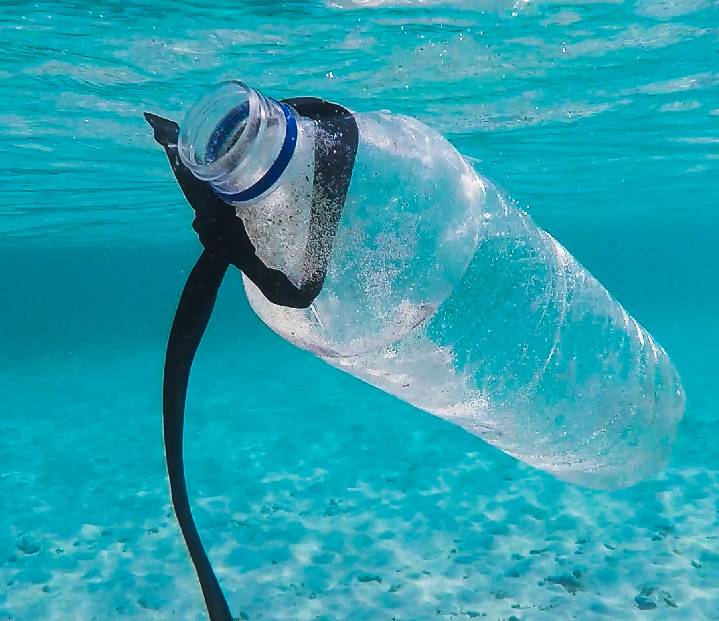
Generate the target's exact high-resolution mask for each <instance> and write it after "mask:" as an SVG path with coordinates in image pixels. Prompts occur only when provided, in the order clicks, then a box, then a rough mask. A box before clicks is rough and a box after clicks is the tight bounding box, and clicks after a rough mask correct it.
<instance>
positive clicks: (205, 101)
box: [177, 80, 265, 181]
mask: <svg viewBox="0 0 719 621" xmlns="http://www.w3.org/2000/svg"><path fill="white" fill-rule="evenodd" d="M264 116H265V115H263V114H262V101H261V99H260V95H259V94H258V93H257V92H256V91H255V90H253V89H251V88H249V87H247V86H246V85H245V84H244V83H242V82H240V81H238V80H232V81H229V82H224V83H222V84H220V85H219V86H218V87H217V88H215V89H214V90H212V91H210V92H209V93H208V94H207V95H205V96H204V97H202V99H200V100H199V101H198V102H197V103H196V104H195V105H194V106H192V107H191V108H190V109H189V110H188V111H187V113H186V114H185V117H184V119H183V121H182V123H181V124H180V136H179V140H178V145H177V146H178V152H179V155H180V159H181V160H182V163H183V164H184V165H185V166H187V167H188V168H189V169H190V170H191V171H192V172H193V174H194V175H195V176H196V177H198V178H200V179H203V180H204V181H211V180H213V179H217V178H218V177H220V176H222V175H224V174H226V172H227V171H228V170H232V169H234V168H235V167H237V166H239V165H240V164H241V162H242V160H243V159H244V157H245V155H246V153H247V150H248V147H249V145H251V144H252V142H253V140H254V139H255V138H256V137H257V135H258V133H259V131H260V126H261V124H262V120H263V117H264Z"/></svg>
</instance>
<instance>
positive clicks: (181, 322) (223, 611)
mask: <svg viewBox="0 0 719 621" xmlns="http://www.w3.org/2000/svg"><path fill="white" fill-rule="evenodd" d="M227 267H228V263H227V261H226V260H225V259H224V258H222V257H220V256H219V255H216V254H211V253H210V252H209V251H207V250H205V251H204V252H203V253H202V254H201V255H200V258H199V259H198V260H197V263H196V264H195V267H194V268H193V269H192V272H190V275H189V277H188V278H187V282H186V283H185V288H184V290H183V291H182V295H181V296H180V302H179V304H178V305H177V312H176V313H175V319H174V320H173V322H172V328H171V329H170V338H169V339H168V343H167V353H166V354H165V377H164V382H163V387H162V423H163V432H164V438H165V459H166V461H167V472H168V476H169V479H170V494H171V496H172V506H173V508H174V509H175V515H176V516H177V521H178V523H179V524H180V530H181V531H182V536H183V537H184V538H185V544H186V545H187V549H188V551H189V552H190V558H191V559H192V563H193V565H194V566H195V572H196V573H197V577H198V579H199V581H200V587H201V588H202V594H203V596H204V598H205V605H206V606H207V612H208V614H209V615H210V620H211V621H232V615H231V614H230V608H229V606H228V605H227V600H225V596H224V595H223V593H222V589H221V588H220V585H219V583H218V582H217V577H216V576H215V572H214V571H212V565H211V564H210V560H209V559H208V558H207V553H206V552H205V548H204V547H203V546H202V541H201V540H200V535H199V533H198V532H197V526H196V525H195V521H194V520H193V518H192V510H191V508H190V500H189V498H188V497H187V485H186V483H185V466H184V460H183V457H182V437H183V431H184V422H185V400H186V397H187V383H188V381H189V379H190V369H191V368H192V362H193V360H194V359H195V352H196V351H197V347H198V346H199V344H200V340H202V336H203V334H204V333H205V328H207V324H208V322H209V321H210V316H211V315H212V309H213V308H214V307H215V300H216V299H217V292H218V290H219V289H220V285H221V284H222V279H223V278H224V276H225V272H226V271H227Z"/></svg>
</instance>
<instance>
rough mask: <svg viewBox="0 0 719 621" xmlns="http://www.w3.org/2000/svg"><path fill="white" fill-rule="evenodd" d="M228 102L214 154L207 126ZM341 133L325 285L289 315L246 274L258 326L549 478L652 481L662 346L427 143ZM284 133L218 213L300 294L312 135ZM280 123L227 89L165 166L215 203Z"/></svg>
mask: <svg viewBox="0 0 719 621" xmlns="http://www.w3.org/2000/svg"><path fill="white" fill-rule="evenodd" d="M243 102H247V104H246V105H244V104H243ZM241 106H244V107H242V114H240V115H239V116H241V117H243V118H242V120H241V121H238V123H237V127H236V128H235V130H233V131H232V132H227V131H225V132H223V133H224V134H225V135H229V136H230V138H229V139H228V140H226V141H225V143H224V144H223V145H222V147H221V148H219V149H218V147H217V145H216V144H214V145H213V144H211V143H212V142H213V140H215V138H216V136H215V134H213V132H214V129H215V128H216V127H217V126H218V123H220V122H221V119H227V118H228V112H230V111H231V110H234V109H236V108H238V107H241ZM355 120H356V122H357V126H358V129H359V146H358V151H357V157H356V161H355V164H354V169H353V172H352V180H351V183H350V187H349V191H348V194H347V198H346V201H345V205H344V209H343V212H342V216H341V220H340V223H339V226H338V228H337V233H336V236H335V239H334V244H333V247H332V252H331V255H330V257H329V264H328V269H327V275H326V278H325V281H324V286H323V288H322V290H321V291H320V293H319V295H318V297H317V298H316V299H315V300H314V302H313V304H312V305H311V306H310V307H309V308H307V309H293V308H286V307H281V306H277V305H274V304H272V303H271V302H269V301H268V300H267V299H265V297H264V296H263V295H262V293H261V292H260V291H259V290H258V289H257V288H256V287H255V285H253V284H252V282H250V281H249V280H248V279H246V278H245V289H246V292H247V296H248V299H249V302H250V304H251V306H252V308H253V309H254V311H255V312H256V313H257V314H258V315H259V317H260V318H261V319H262V320H263V321H264V322H265V323H266V324H267V325H268V326H269V327H270V328H272V329H273V330H274V331H275V332H277V333H278V334H280V335H281V336H283V337H284V338H286V339H287V340H289V341H291V342H292V343H294V344H295V345H297V346H299V347H301V348H303V349H306V350H308V351H311V352H313V353H315V354H317V355H318V356H320V357H322V358H323V359H324V360H326V361H327V362H328V363H330V364H332V365H334V366H336V367H337V368H340V369H342V370H344V371H346V372H348V373H351V374H352V375H355V376H357V377H359V378H361V379H363V380H364V381H366V382H368V383H370V384H372V385H374V386H377V387H378V388H380V389H382V390H384V391H386V392H389V393H391V394H393V395H395V396H397V397H399V398H400V399H402V400H404V401H406V402H408V403H411V404H412V405H415V406H416V407H418V408H421V409H423V410H426V411H427V412H430V413H431V414H434V415H436V416H439V417H441V418H444V419H446V420H448V421H450V422H453V423H455V424H458V425H460V426H461V427H463V428H465V429H467V430H468V431H470V432H472V433H473V434H476V435H478V436H480V437H481V438H483V439H484V440H486V441H487V442H489V443H491V444H493V445H495V446H497V447H499V448H500V449H502V450H503V451H505V452H507V453H509V454H511V455H513V456H515V457H517V458H518V459H521V460H522V461H525V462H526V463H529V464H531V465H532V466H535V467H537V468H540V469H542V470H545V471H548V472H551V473H552V474H554V475H556V476H557V477H559V478H561V479H565V480H568V481H572V482H575V483H580V484H583V485H587V486H590V487H600V488H612V487H623V486H627V485H631V484H633V483H635V482H637V481H639V480H640V479H642V478H644V477H646V476H648V475H650V474H652V473H654V472H656V471H657V470H659V469H660V468H661V467H663V465H664V464H665V463H666V461H667V459H668V457H669V454H670V450H671V445H672V442H673V439H674V435H675V430H676V425H677V423H678V422H679V420H680V419H681V417H682V415H683V409H684V395H683V391H682V388H681V383H680V380H679V377H678V375H677V373H676V370H675V369H674V367H673V366H672V364H671V362H670V360H669V358H668V356H667V354H666V352H665V351H664V350H663V349H662V348H661V346H660V345H658V344H657V343H656V342H655V341H654V339H653V338H652V337H651V335H650V334H649V333H648V332H647V331H646V330H644V328H642V327H641V326H640V325H639V324H638V323H637V322H636V321H635V320H634V319H633V318H632V317H631V316H629V315H628V314H627V312H626V311H625V310H624V309H623V308H622V306H621V305H620V304H619V303H618V302H616V301H615V300H613V299H612V297H611V296H610V295H609V293H608V292H607V291H606V289H605V288H604V287H603V286H602V285H601V284H600V283H599V282H598V281H597V280H596V279H595V278H594V277H593V276H592V275H591V274H589V273H588V272H587V271H586V270H585V269H584V268H583V267H582V266H581V265H580V264H579V263H578V262H577V261H576V260H575V259H574V258H573V257H572V256H571V255H570V254H569V253H568V252H567V251H566V250H565V249H564V248H563V247H562V246H561V245H560V244H559V243H558V242H557V241H556V240H555V239H554V238H552V237H551V235H549V234H548V233H546V232H544V231H542V230H541V229H539V228H538V227H537V226H536V225H535V224H534V223H533V222H532V220H531V218H529V216H528V215H526V214H525V213H523V212H521V211H519V210H517V209H516V208H514V207H513V206H512V205H511V204H510V203H509V202H508V201H507V200H506V198H505V197H504V196H503V195H502V194H501V193H500V192H499V191H498V190H497V188H496V187H494V186H493V185H492V184H491V183H490V182H489V181H488V180H486V179H484V178H483V177H481V176H480V175H479V174H478V173H477V172H476V171H475V170H474V169H473V168H472V167H471V166H470V165H469V164H468V163H467V162H466V161H465V160H464V158H462V156H461V155H460V154H459V153H458V152H457V151H456V149H455V148H454V147H453V146H452V145H451V144H450V143H449V142H448V141H447V140H446V139H445V138H444V137H442V136H441V135H440V134H438V133H437V132H435V131H434V130H432V129H431V128H429V127H427V126H426V125H424V124H422V123H420V122H419V121H417V120H415V119H412V118H409V117H406V116H400V115H394V114H390V113H386V112H372V113H362V114H355ZM294 121H296V123H297V130H298V134H297V147H296V149H295V151H294V154H293V156H292V159H291V161H290V163H289V165H288V166H287V168H286V170H285V172H284V173H283V174H282V175H281V177H280V178H279V179H278V180H277V182H276V183H274V184H273V185H272V187H270V188H268V189H267V190H266V191H265V192H263V193H262V194H260V195H259V196H257V197H256V198H254V199H252V200H249V201H233V200H231V199H228V202H229V203H231V204H233V205H234V206H235V208H236V211H237V214H238V216H240V217H241V218H242V219H243V221H244V222H245V225H246V228H247V231H248V233H249V235H250V237H251V239H252V241H253V243H254V244H255V246H256V249H257V254H258V256H259V257H260V258H261V259H262V260H263V261H264V262H265V263H266V264H267V265H268V266H270V267H274V268H276V269H280V270H282V271H284V272H285V273H286V274H287V275H288V277H289V278H290V279H291V280H292V281H293V282H294V284H296V285H298V286H299V285H300V284H301V283H302V282H303V280H304V279H306V278H307V277H308V275H309V273H311V272H312V271H313V270H314V269H316V268H317V266H313V265H308V264H307V256H308V255H307V252H306V247H307V245H308V241H309V243H310V244H311V243H312V240H311V236H310V233H309V220H310V209H311V207H312V205H311V193H312V179H313V164H314V159H313V149H314V144H315V142H316V141H318V140H323V136H322V135H321V133H320V132H318V131H317V128H316V126H315V124H314V123H313V122H312V121H309V120H307V119H302V118H299V117H296V118H294ZM287 122H289V121H288V117H287V111H286V109H285V108H284V106H283V105H281V104H279V103H278V102H275V101H273V100H270V99H267V98H265V97H263V96H262V95H260V94H259V93H258V92H257V91H254V90H252V89H249V88H248V87H246V86H245V85H244V84H242V83H240V82H230V83H227V84H225V85H223V86H221V87H220V89H219V90H217V91H215V92H213V93H210V94H209V95H208V96H207V97H206V98H205V99H203V100H202V101H201V102H200V103H199V104H198V105H197V106H195V107H194V108H193V109H192V110H191V111H190V113H189V114H188V116H187V117H186V119H185V121H184V122H183V124H182V126H181V127H182V131H181V135H180V145H179V147H180V156H181V158H182V160H183V163H185V165H186V166H188V167H189V168H190V169H191V170H192V171H193V173H194V174H195V175H197V176H198V177H200V178H203V179H205V180H208V181H209V182H210V183H211V184H212V185H213V187H215V189H216V190H217V191H218V192H220V193H224V194H225V195H227V194H232V193H233V192H241V191H242V190H244V189H245V188H247V187H249V186H250V185H251V184H252V183H253V182H256V180H257V179H259V178H261V177H262V175H263V174H264V173H265V172H266V171H267V169H268V168H269V166H271V165H272V163H273V162H274V160H275V158H276V157H277V154H278V151H279V149H280V146H279V145H280V143H281V141H282V137H283V136H284V135H285V131H286V126H285V124H286V123H287ZM213 136H215V137H214V138H213ZM215 142H216V140H215Z"/></svg>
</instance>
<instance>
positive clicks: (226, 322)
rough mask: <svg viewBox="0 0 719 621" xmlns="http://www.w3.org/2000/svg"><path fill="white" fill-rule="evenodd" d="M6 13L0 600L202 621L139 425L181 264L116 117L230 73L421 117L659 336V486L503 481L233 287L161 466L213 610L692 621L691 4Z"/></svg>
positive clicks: (696, 115) (715, 146) (709, 592)
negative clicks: (681, 397) (677, 378)
mask: <svg viewBox="0 0 719 621" xmlns="http://www.w3.org/2000/svg"><path fill="white" fill-rule="evenodd" d="M204 4H205V3H201V2H199V1H194V0H193V1H186V2H183V3H181V4H179V3H170V2H167V1H166V0H162V1H161V2H160V1H158V2H154V3H152V4H147V5H146V4H143V3H140V2H128V1H119V0H118V1H114V2H105V3H99V4H92V3H89V2H81V1H80V0H77V1H75V2H67V1H64V2H44V3H42V2H41V3H23V2H8V1H5V2H3V5H2V12H0V38H1V40H2V41H3V56H2V60H0V78H2V79H0V136H1V138H0V162H2V165H3V167H4V169H5V174H4V175H3V182H2V183H0V265H2V279H1V280H0V282H2V288H1V289H0V291H2V299H1V306H0V307H1V308H2V310H1V311H0V343H1V344H2V345H1V346H0V391H1V394H2V400H1V401H0V403H2V416H0V435H1V436H2V438H3V447H2V451H1V452H0V503H1V504H0V586H1V587H2V588H0V619H13V620H23V621H25V620H35V619H47V620H56V619H57V620H59V619H63V620H65V619H83V620H84V619H88V620H89V619H98V620H100V619H143V620H145V619H167V618H174V619H183V620H184V619H187V620H192V621H195V620H199V619H202V618H204V616H203V615H204V612H203V608H202V600H201V596H200V593H199V589H198V588H197V585H196V581H195V577H194V574H193V572H192V569H191V567H190V564H189V561H188V559H187V557H186V553H185V549H184V546H183V544H182V541H181V538H180V535H179V530H178V528H177V526H176V523H175V521H174V517H173V516H172V514H171V509H170V505H169V498H168V490H167V484H166V478H165V470H164V463H163V452H162V444H161V427H160V388H161V370H162V369H161V367H162V360H163V354H164V345H165V340H166V335H167V331H168V328H169V324H170V321H171V318H172V314H173V312H174V307H175V304H176V301H177V298H178V296H179V291H180V289H181V286H182V283H183V282H184V278H185V277H186V275H187V270H188V269H189V267H190V266H191V265H192V262H193V261H194V259H195V258H196V256H197V254H198V252H199V246H198V243H197V241H196V239H195V238H194V235H193V233H192V231H191V229H190V226H189V225H190V221H191V212H190V210H189V208H188V207H187V206H186V204H185V203H184V201H183V199H182V197H181V194H180V192H179V190H178V189H177V187H176V185H175V183H174V180H173V178H172V176H171V174H170V172H169V170H168V168H167V165H166V162H165V158H164V156H163V154H162V152H161V151H159V150H158V149H157V148H156V146H155V145H154V143H153V142H152V139H151V136H150V133H149V131H148V128H147V126H146V125H145V123H144V120H143V119H142V116H141V113H142V112H143V111H144V110H152V111H155V112H157V113H160V114H165V115H167V116H171V117H175V118H177V116H178V115H179V111H180V110H181V109H182V108H183V107H185V106H186V105H187V104H189V103H191V102H192V101H194V100H195V99H196V98H197V97H198V96H199V94H201V93H202V92H203V91H204V90H205V89H206V88H207V87H208V86H209V85H211V84H214V83H215V82H217V81H219V80H222V79H227V78H237V77H239V78H242V79H244V80H245V81H247V82H248V83H250V84H254V85H256V86H258V87H261V88H262V89H263V90H264V91H265V92H267V93H268V94H271V95H273V96H275V97H282V96H291V95H300V94H314V95H321V96H324V97H327V98H330V99H334V100H337V101H340V102H342V103H344V104H346V105H348V106H350V107H352V108H354V109H356V110H372V109H380V108H386V109H391V110H393V111H395V112H403V113H407V114H410V115H413V116H416V117H418V118H419V119H421V120H422V121H424V122H426V123H428V124H430V125H432V126H433V127H436V128H437V129H439V130H440V131H442V132H443V133H445V134H446V135H447V136H448V137H449V138H450V139H451V140H452V142H453V143H454V144H455V145H456V146H457V147H458V148H459V149H460V150H461V151H462V152H463V153H464V154H465V155H467V156H468V157H470V158H473V162H474V164H475V166H476V167H477V168H478V169H479V170H481V171H482V172H483V173H484V174H485V175H486V176H488V177H489V178H491V179H493V180H494V181H495V182H497V183H498V184H499V185H501V186H503V187H504V188H505V189H506V190H507V191H508V192H509V193H510V194H511V195H512V196H513V197H514V199H515V200H516V201H517V203H518V205H519V206H520V207H522V208H525V209H528V210H529V212H530V213H531V214H532V216H533V217H534V218H535V220H536V221H537V222H538V223H539V224H540V225H541V226H542V227H543V228H545V229H547V230H548V231H550V232H551V233H552V234H553V235H554V236H555V237H557V238H558V239H559V240H560V241H561V242H562V243H563V244H564V245H565V246H566V247H567V248H568V249H569V250H570V251H571V252H572V253H573V254H574V255H575V256H576V257H577V258H578V259H579V260H580V261H582V263H584V265H586V266H587V267H588V268H589V269H590V270H591V271H592V272H593V273H594V274H595V275H596V276H597V277H599V279H600V280H601V281H602V282H603V283H604V284H605V285H606V286H607V288H608V289H609V290H610V291H611V292H612V293H613V294H614V295H615V297H616V298H617V299H619V300H620V301H621V302H622V303H623V304H624V306H625V307H626V308H627V309H628V310H629V311H630V312H631V313H632V314H633V315H634V316H635V317H636V318H637V319H638V320H639V321H640V322H641V323H642V324H643V325H645V326H646V327H647V328H648V329H649V330H650V331H651V332H652V334H654V336H656V337H657V339H658V340H659V341H660V342H661V343H662V344H663V345H664V346H665V348H666V349H667V350H668V352H669V353H670V355H671V356H672V359H673V360H674V362H675V364H676V365H677V368H678V369H679V371H680V373H681V374H682V377H683V380H684V385H685V389H686V393H687V413H686V417H685V420H684V422H683V423H682V425H681V427H680V430H679V437H678V441H677V445H676V448H675V451H674V456H673V458H672V461H671V462H670V464H669V467H668V468H667V470H666V471H665V472H664V473H663V474H662V475H660V476H658V477H656V478H654V479H652V480H650V481H647V482H645V483H642V484H640V485H638V486H636V487H634V488H632V489H629V490H624V491H620V492H614V493H610V492H601V493H600V492H593V491H588V490H584V489H581V488H578V487H573V486H571V485H567V484H563V483H560V482H558V481H556V480H554V479H552V478H551V477H549V476H548V475H546V474H542V473H540V472H537V471H534V470H531V469H530V468H528V467H526V466H523V465H521V464H519V463H518V462H516V461H515V460H513V459H511V458H509V457H507V456H505V455H503V454H501V453H500V452H499V451H497V450H495V449H492V448H490V447H488V446H486V445H484V444H483V443H482V442H481V441H480V440H478V439H477V438H475V437H473V436H471V435H469V434H467V433H466V432H463V431H462V430H461V429H459V428H456V427H453V426H452V425H449V424H447V423H445V422H442V421H440V420H438V419H435V418H433V417H431V416H429V415H427V414H424V413H422V412H420V411H417V410H414V409H412V408H410V407H409V406H406V405H404V404H402V403H400V402H398V401H396V400H394V399H392V398H390V397H388V396H386V395H384V394H382V393H380V392H378V391H376V390H374V389H372V388H370V387H368V386H366V385H364V384H362V383H360V382H358V381H356V380H354V379H352V378H350V377H348V376H346V375H343V374H341V373H340V372H338V371H336V370H334V369H331V368H329V367H327V366H326V365H324V364H323V363H322V362H321V361H319V360H317V359H315V358H312V357H311V356H309V355H308V354H305V353H302V352H299V351H297V350H294V349H292V348H291V347H290V346H289V345H287V344H285V343H284V342H283V341H281V340H280V339H279V338H278V337H276V336H274V335H273V334H271V333H269V331H268V330H267V329H266V328H265V327H264V326H263V325H262V324H260V323H259V321H258V320H257V319H256V318H255V317H254V315H253V314H252V313H251V311H250V310H249V308H248V306H247V304H246V302H245V301H244V298H243V293H242V289H241V285H240V283H239V278H238V277H232V276H231V277H229V278H228V279H227V280H226V283H225V285H224V287H223V290H222V292H221V296H220V300H219V303H218V308H217V311H216V314H215V316H214V317H213V321H212V324H211V326H210V330H209V332H208V335H207V338H206V341H205V342H204V343H203V345H202V348H201V350H200V354H199V358H198V361H197V363H196V367H195V369H194V373H193V382H192V384H191V391H190V397H189V406H188V428H187V433H186V438H187V463H188V485H189V488H190V493H191V496H192V497H193V498H194V508H195V512H196V516H197V520H198V523H199V526H200V530H201V532H202V534H203V538H204V540H205V543H206V545H207V547H208V549H209V551H210V556H211V557H212V559H213V562H214V563H215V566H216V569H217V573H218V575H219V577H220V580H221V582H222V584H223V586H224V587H225V590H226V592H227V595H228V599H229V601H230V605H231V607H232V609H233V611H234V613H235V614H236V615H237V616H240V615H241V613H243V615H242V618H249V619H308V620H310V619H328V620H329V619H353V620H355V619H372V620H373V621H375V620H380V619H386V620H387V621H389V620H390V619H397V620H403V621H405V620H406V621H424V620H428V619H460V620H461V619H470V618H487V619H497V620H503V621H507V620H510V619H515V620H516V619H521V620H522V621H525V620H535V619H536V620H548V619H581V620H583V621H584V620H594V619H644V618H651V619H654V620H656V619H680V618H681V619H691V620H699V619H719V612H718V611H719V527H718V524H717V511H718V510H719V491H718V488H719V485H718V484H719V444H718V443H717V441H716V433H715V430H716V419H717V413H716V405H715V404H716V403H717V399H718V398H719V386H718V385H717V380H716V378H717V371H719V369H718V368H717V367H718V366H719V365H718V364H717V357H716V351H717V347H718V346H719V329H718V328H717V324H716V310H715V309H716V307H717V303H718V302H719V293H718V291H717V276H716V274H717V270H718V269H719V254H717V252H716V239H717V234H718V233H719V216H718V215H717V214H718V211H717V210H718V208H719V187H718V183H717V182H718V181H719V97H717V96H718V95H719V73H718V72H717V66H718V65H717V61H718V60H719V7H718V6H717V4H716V2H713V1H712V0H706V1H703V0H678V1H676V2H670V1H668V0H662V1H656V0H637V1H636V2H622V1H621V0H618V1H615V2H611V3H609V2H592V1H591V0H585V1H582V2H579V1H577V2H575V3H569V2H563V1H547V2H535V1H533V0H524V1H521V0H520V1H517V2H516V3H512V2H504V1H503V0H497V1H496V2H486V1H483V0H457V1H455V2H441V1H433V2H430V1H429V0H428V1H426V2H424V3H421V2H412V1H409V0H407V1H397V2H383V1H382V0H372V1H366V2H362V1H360V0H354V1H352V0H343V1H342V2H340V1H339V0H338V1H337V2H329V1H328V2H327V3H326V4H322V3H320V2H317V1H315V0H296V1H292V2H284V3H279V2H273V1H270V0H243V1H242V2H239V3H229V2H227V3H220V2H218V3H214V4H215V6H213V7H212V8H208V7H207V6H203V5H204Z"/></svg>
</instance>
